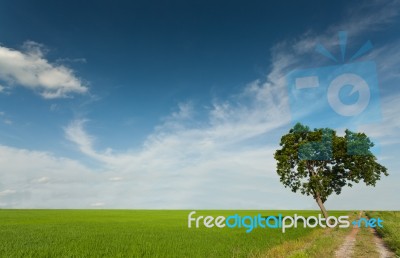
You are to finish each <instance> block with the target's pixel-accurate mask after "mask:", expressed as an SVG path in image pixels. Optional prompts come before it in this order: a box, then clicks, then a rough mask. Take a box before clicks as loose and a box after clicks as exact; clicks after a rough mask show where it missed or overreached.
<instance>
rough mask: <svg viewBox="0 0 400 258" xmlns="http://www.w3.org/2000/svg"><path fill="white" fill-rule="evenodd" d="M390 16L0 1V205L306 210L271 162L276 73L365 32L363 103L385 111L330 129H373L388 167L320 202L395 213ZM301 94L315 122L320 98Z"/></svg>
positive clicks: (354, 10) (278, 8) (297, 7)
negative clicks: (373, 82)
mask: <svg viewBox="0 0 400 258" xmlns="http://www.w3.org/2000/svg"><path fill="white" fill-rule="evenodd" d="M399 12H400V4H398V3H396V1H370V2H368V3H363V4H362V5H361V4H359V3H356V2H353V3H352V2H351V1H336V2H332V3H330V4H324V5H323V6H321V4H319V2H318V1H307V2H305V1H304V3H300V2H299V1H279V2H278V3H267V2H266V1H254V2H251V3H247V2H246V3H244V2H232V1H229V2H227V1H226V2H223V1H222V2H220V3H215V2H214V1H209V2H201V3H188V2H187V1H170V2H161V1H142V2H133V3H132V2H131V1H125V2H123V1H121V2H119V3H114V2H111V1H85V2H84V3H81V2H78V1H69V2H59V3H56V2H54V1H35V3H32V2H31V1H7V2H4V3H2V8H0V207H15V208H17V207H29V208H31V207H32V208H36V207H49V208H90V207H109V208H266V209H279V208H285V209H303V208H315V207H316V206H315V204H314V201H313V200H312V198H310V197H303V196H300V195H298V194H293V193H291V192H290V191H289V190H288V189H285V188H284V187H283V186H282V185H281V184H280V183H279V178H278V176H277V175H276V173H275V161H274V159H273V153H274V151H275V150H276V149H277V148H278V147H279V139H280V136H281V135H282V134H283V133H285V132H287V131H288V129H289V128H290V126H291V125H292V122H293V121H291V118H293V117H295V116H296V114H294V113H293V110H291V109H290V106H291V104H293V103H291V102H290V101H291V99H290V98H289V95H288V94H289V92H288V88H287V85H286V82H285V76H286V74H288V73H289V72H290V71H292V70H295V69H310V68H318V67H324V66H329V65H335V63H332V62H331V61H330V60H329V59H327V58H324V57H323V56H321V55H319V54H318V53H316V52H315V46H316V45H317V44H318V43H321V44H323V45H324V46H325V47H326V48H327V49H328V50H329V51H331V52H332V54H333V55H335V56H340V46H339V45H338V38H337V36H338V32H339V31H347V35H348V42H347V43H348V44H347V52H346V53H347V54H348V55H349V56H350V53H355V52H356V51H357V50H358V49H359V48H360V47H361V46H362V44H363V43H364V42H366V41H367V40H370V41H371V42H372V43H373V46H374V48H373V49H372V50H371V51H369V52H368V53H366V54H365V55H364V56H362V57H360V60H357V61H360V62H362V61H367V60H368V61H373V62H375V64H376V67H377V76H378V81H379V82H378V84H379V91H380V95H379V99H380V105H378V106H376V107H375V105H374V106H370V108H374V109H375V110H376V109H379V112H380V113H381V114H382V115H381V117H380V118H381V119H380V120H379V121H374V123H369V124H364V123H362V122H361V123H360V121H363V120H362V117H361V118H360V117H355V118H354V119H351V121H350V122H349V120H345V122H343V123H338V124H337V128H336V129H339V130H342V129H343V128H345V127H351V128H354V129H355V130H360V131H365V132H367V134H369V135H371V136H372V137H373V139H374V141H376V142H377V143H378V145H379V154H378V155H379V160H380V161H381V162H382V163H383V164H384V165H385V166H387V167H388V169H389V173H390V174H391V175H390V176H389V177H388V178H384V179H383V180H382V181H381V182H379V183H378V184H377V187H376V188H366V187H363V186H357V187H355V188H353V189H348V190H345V191H344V192H343V194H342V195H340V196H332V197H331V199H330V200H328V202H327V207H328V208H335V209H350V208H362V209H399V204H398V200H397V197H396V196H397V194H398V190H397V188H398V187H397V186H398V185H399V184H400V176H399V175H398V173H397V171H398V169H399V168H400V164H399V162H398V159H397V156H398V154H399V151H398V148H397V147H398V145H399V143H400V142H399V133H398V132H399V127H400V123H399V122H398V119H397V115H396V114H397V112H398V111H400V104H398V103H397V102H398V99H399V94H400V91H399V89H398V80H399V77H400V74H399V69H398V67H399V62H400V55H399V53H400V51H399V50H400V38H399V35H398V27H399V21H400V17H399ZM311 97H315V99H316V100H315V103H316V105H315V106H312V105H311V106H310V107H308V108H307V109H305V111H306V112H305V117H304V121H307V122H308V121H309V122H310V123H312V122H313V121H314V122H315V121H317V119H318V121H320V120H321V119H320V118H321V117H320V116H319V115H318V116H317V114H318V112H319V111H318V105H325V104H326V100H325V99H323V98H320V97H319V96H318V94H317V93H315V96H314V93H311ZM353 97H354V96H353ZM353 100H354V99H353ZM353 100H349V101H353ZM324 101H325V102H324ZM317 104H318V105H317ZM364 116H368V114H364ZM331 121H332V120H331ZM372 198H374V199H376V200H374V201H371V199H372ZM383 200H384V201H383Z"/></svg>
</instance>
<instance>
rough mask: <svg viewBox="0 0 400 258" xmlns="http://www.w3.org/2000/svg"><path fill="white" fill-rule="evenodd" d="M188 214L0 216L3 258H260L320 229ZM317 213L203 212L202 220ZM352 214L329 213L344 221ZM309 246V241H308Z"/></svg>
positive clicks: (35, 212) (47, 212)
mask: <svg viewBox="0 0 400 258" xmlns="http://www.w3.org/2000/svg"><path fill="white" fill-rule="evenodd" d="M189 212H190V211H189V210H0V257H260V256H265V254H266V253H267V252H268V250H270V249H271V248H274V247H276V246H279V245H281V244H282V243H285V242H287V241H289V242H296V241H299V239H302V238H304V239H307V237H308V238H310V236H312V235H311V234H312V232H313V231H315V230H318V229H311V228H306V229H304V228H302V227H299V228H297V229H288V230H287V232H286V233H284V234H283V233H282V231H281V229H265V228H256V229H254V230H253V231H252V232H251V233H246V232H245V231H246V230H245V229H244V228H241V229H239V228H235V229H231V228H226V227H225V228H222V229H221V228H216V227H214V228H205V227H204V226H203V227H201V228H197V229H196V228H188V226H187V223H188V221H187V219H188V214H189ZM235 213H238V214H239V215H257V214H258V213H260V214H262V215H265V216H269V215H278V214H279V213H281V214H282V215H283V216H285V215H293V214H294V213H298V214H301V215H302V216H311V215H313V216H315V215H317V214H318V213H319V212H317V211H249V210H244V211H243V210H242V211H231V210H223V211H216V210H210V211H206V210H201V211H197V214H196V216H199V215H213V216H215V217H216V216H218V215H224V216H229V215H233V214H235ZM347 213H348V212H330V215H335V216H339V215H344V214H347ZM307 241H308V240H307Z"/></svg>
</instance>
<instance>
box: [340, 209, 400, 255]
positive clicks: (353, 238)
mask: <svg viewBox="0 0 400 258" xmlns="http://www.w3.org/2000/svg"><path fill="white" fill-rule="evenodd" d="M361 215H362V212H360V213H359V216H358V219H360V217H361ZM359 231H360V228H359V227H357V226H356V227H354V228H353V229H352V230H351V232H350V234H348V235H347V236H346V238H345V240H344V242H343V244H342V245H341V246H340V247H339V249H338V250H337V251H336V252H335V257H336V258H348V257H353V253H354V247H355V245H356V243H357V234H358V232H359ZM368 232H369V234H371V238H372V240H373V242H374V243H375V249H376V252H377V253H379V257H380V258H388V257H396V256H395V255H394V254H393V253H392V252H391V251H390V250H389V249H388V248H387V247H386V246H385V244H384V242H383V240H382V239H381V238H380V237H379V236H378V234H377V233H376V230H375V229H373V228H368ZM355 256H358V255H355Z"/></svg>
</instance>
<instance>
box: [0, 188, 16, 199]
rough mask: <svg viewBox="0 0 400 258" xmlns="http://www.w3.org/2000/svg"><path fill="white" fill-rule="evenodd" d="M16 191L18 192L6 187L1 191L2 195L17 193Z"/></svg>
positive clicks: (0, 194) (0, 195)
mask: <svg viewBox="0 0 400 258" xmlns="http://www.w3.org/2000/svg"><path fill="white" fill-rule="evenodd" d="M15 193H16V191H15V190H10V189H6V190H4V191H0V197H2V196H6V195H10V194H15Z"/></svg>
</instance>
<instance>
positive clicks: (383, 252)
mask: <svg viewBox="0 0 400 258" xmlns="http://www.w3.org/2000/svg"><path fill="white" fill-rule="evenodd" d="M369 231H370V232H371V234H373V236H374V242H375V246H376V250H377V251H378V253H379V257H380V258H387V257H396V256H395V255H394V253H393V252H391V251H390V250H389V249H388V248H387V247H386V246H385V243H384V242H383V240H382V238H380V237H379V236H378V234H377V232H376V230H375V229H373V228H369Z"/></svg>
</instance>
